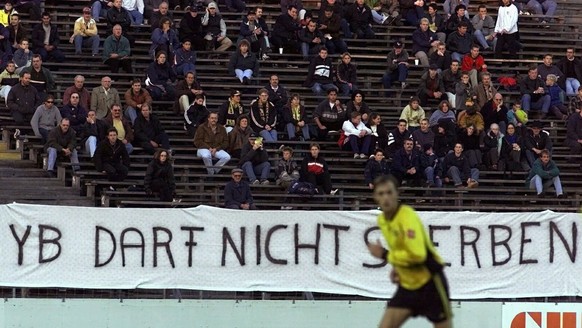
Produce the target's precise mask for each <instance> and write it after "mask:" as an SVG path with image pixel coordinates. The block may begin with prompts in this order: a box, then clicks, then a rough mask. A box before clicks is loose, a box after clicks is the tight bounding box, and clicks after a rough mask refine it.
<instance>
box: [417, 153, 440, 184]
mask: <svg viewBox="0 0 582 328" xmlns="http://www.w3.org/2000/svg"><path fill="white" fill-rule="evenodd" d="M421 151H422V153H421V154H420V171H421V172H422V174H423V178H424V180H425V181H426V183H425V186H426V187H428V188H430V187H437V188H441V187H442V186H443V181H442V179H441V176H442V175H443V173H442V171H441V163H440V160H439V158H438V156H437V154H436V153H435V152H434V150H433V147H432V144H429V143H427V144H424V146H422V148H421Z"/></svg>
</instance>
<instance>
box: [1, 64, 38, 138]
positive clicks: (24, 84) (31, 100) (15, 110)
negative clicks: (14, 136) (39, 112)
mask: <svg viewBox="0 0 582 328" xmlns="http://www.w3.org/2000/svg"><path fill="white" fill-rule="evenodd" d="M6 103H7V106H8V109H9V110H10V114H11V115H12V118H14V123H16V124H17V125H23V124H28V123H29V122H30V120H31V119H32V115H33V114H34V112H35V110H36V108H37V107H38V106H39V105H40V104H41V103H42V100H41V98H40V95H39V94H38V91H36V88H35V87H33V86H31V85H30V72H23V73H22V74H21V75H20V83H18V84H16V85H15V86H13V87H12V89H10V92H9V93H8V97H7V98H6ZM17 132H18V131H17Z"/></svg>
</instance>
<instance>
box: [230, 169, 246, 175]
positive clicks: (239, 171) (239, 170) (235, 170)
mask: <svg viewBox="0 0 582 328" xmlns="http://www.w3.org/2000/svg"><path fill="white" fill-rule="evenodd" d="M230 173H231V174H235V173H244V171H243V170H242V169H239V168H236V169H232V170H231V171H230Z"/></svg>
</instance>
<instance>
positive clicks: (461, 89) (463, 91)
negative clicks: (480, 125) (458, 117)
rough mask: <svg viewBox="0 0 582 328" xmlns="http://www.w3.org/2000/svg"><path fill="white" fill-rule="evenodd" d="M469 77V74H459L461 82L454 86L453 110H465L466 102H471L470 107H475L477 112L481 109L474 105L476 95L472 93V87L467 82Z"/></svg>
mask: <svg viewBox="0 0 582 328" xmlns="http://www.w3.org/2000/svg"><path fill="white" fill-rule="evenodd" d="M469 75H470V74H469V72H466V71H464V72H463V73H461V81H460V82H457V85H456V86H455V102H456V103H455V109H457V110H465V109H467V101H469V100H471V106H475V107H476V108H477V111H479V110H480V109H481V108H479V107H478V105H476V104H475V100H476V99H477V95H476V94H475V93H474V91H473V85H472V84H471V82H470V81H469V80H470V78H469Z"/></svg>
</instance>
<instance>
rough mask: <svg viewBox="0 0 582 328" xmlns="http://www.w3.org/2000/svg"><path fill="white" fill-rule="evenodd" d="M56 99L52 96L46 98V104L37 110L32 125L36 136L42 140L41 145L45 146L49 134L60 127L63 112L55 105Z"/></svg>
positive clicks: (31, 121)
mask: <svg viewBox="0 0 582 328" xmlns="http://www.w3.org/2000/svg"><path fill="white" fill-rule="evenodd" d="M54 102H55V98H54V97H53V96H51V95H48V96H46V98H45V100H44V103H43V104H42V105H40V106H38V107H37V108H36V111H35V112H34V115H32V119H31V120H30V125H31V126H32V131H34V135H35V136H37V137H40V138H41V144H43V145H44V144H45V143H46V141H47V138H48V135H49V132H50V131H51V130H52V129H54V128H55V127H56V126H58V125H59V122H60V121H61V119H62V117H61V112H60V111H59V109H58V108H57V106H55V105H54Z"/></svg>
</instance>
